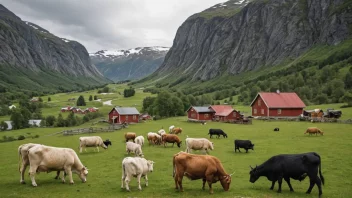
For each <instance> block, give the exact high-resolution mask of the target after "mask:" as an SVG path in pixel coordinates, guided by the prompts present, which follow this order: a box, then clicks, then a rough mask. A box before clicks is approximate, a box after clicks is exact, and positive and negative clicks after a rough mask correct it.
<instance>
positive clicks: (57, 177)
mask: <svg viewBox="0 0 352 198" xmlns="http://www.w3.org/2000/svg"><path fill="white" fill-rule="evenodd" d="M59 178H60V171H57V172H56V177H55V178H54V179H59Z"/></svg>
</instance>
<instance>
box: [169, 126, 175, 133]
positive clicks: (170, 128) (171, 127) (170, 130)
mask: <svg viewBox="0 0 352 198" xmlns="http://www.w3.org/2000/svg"><path fill="white" fill-rule="evenodd" d="M174 128H175V125H171V126H170V127H169V133H171V132H172V129H174Z"/></svg>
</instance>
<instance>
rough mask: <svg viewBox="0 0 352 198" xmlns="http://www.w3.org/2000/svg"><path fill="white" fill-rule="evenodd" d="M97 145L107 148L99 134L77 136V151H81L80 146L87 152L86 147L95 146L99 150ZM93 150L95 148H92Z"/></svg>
mask: <svg viewBox="0 0 352 198" xmlns="http://www.w3.org/2000/svg"><path fill="white" fill-rule="evenodd" d="M99 146H101V147H103V148H104V149H107V148H108V147H107V146H106V145H105V144H104V142H103V139H101V137H99V136H88V137H80V138H79V152H80V153H82V148H83V147H84V150H85V151H86V152H87V150H86V147H96V148H97V149H98V152H99ZM94 150H95V149H94Z"/></svg>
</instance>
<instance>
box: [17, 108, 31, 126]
mask: <svg viewBox="0 0 352 198" xmlns="http://www.w3.org/2000/svg"><path fill="white" fill-rule="evenodd" d="M20 110H21V115H22V127H23V128H28V127H29V120H30V119H31V117H32V114H31V112H30V111H29V110H28V109H27V108H21V109H20Z"/></svg>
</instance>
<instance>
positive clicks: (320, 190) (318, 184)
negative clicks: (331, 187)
mask: <svg viewBox="0 0 352 198" xmlns="http://www.w3.org/2000/svg"><path fill="white" fill-rule="evenodd" d="M315 180H316V181H315V183H316V184H317V186H318V189H319V197H321V195H322V194H323V191H322V189H321V180H320V178H319V177H318V176H317V177H316V179H315Z"/></svg>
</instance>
